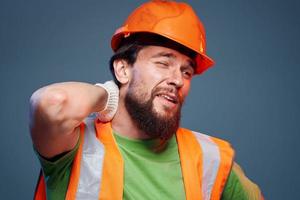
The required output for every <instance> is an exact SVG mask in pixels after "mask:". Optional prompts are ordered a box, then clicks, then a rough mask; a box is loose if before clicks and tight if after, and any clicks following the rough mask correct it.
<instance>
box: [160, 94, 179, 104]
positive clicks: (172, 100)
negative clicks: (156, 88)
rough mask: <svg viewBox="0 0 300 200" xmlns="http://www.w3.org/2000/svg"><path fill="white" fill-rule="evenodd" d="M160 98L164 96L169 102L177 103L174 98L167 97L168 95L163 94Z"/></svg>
mask: <svg viewBox="0 0 300 200" xmlns="http://www.w3.org/2000/svg"><path fill="white" fill-rule="evenodd" d="M160 96H162V97H164V98H165V99H167V100H169V101H171V102H173V103H175V100H174V99H173V98H171V97H169V96H167V95H164V94H162V95H160Z"/></svg>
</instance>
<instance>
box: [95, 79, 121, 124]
mask: <svg viewBox="0 0 300 200" xmlns="http://www.w3.org/2000/svg"><path fill="white" fill-rule="evenodd" d="M95 85H96V86H99V87H102V88H103V89H105V90H106V92H107V94H108V96H107V102H106V105H105V108H104V109H103V110H102V111H99V112H98V119H99V120H100V121H101V122H108V121H111V120H112V119H113V117H114V115H115V114H116V112H117V109H118V103H119V87H118V86H117V85H116V84H115V82H114V81H106V82H105V83H104V84H101V83H96V84H95Z"/></svg>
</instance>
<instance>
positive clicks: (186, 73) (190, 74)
mask: <svg viewBox="0 0 300 200" xmlns="http://www.w3.org/2000/svg"><path fill="white" fill-rule="evenodd" d="M183 75H184V77H186V78H188V79H190V78H192V76H193V73H192V72H190V71H188V70H184V71H183Z"/></svg>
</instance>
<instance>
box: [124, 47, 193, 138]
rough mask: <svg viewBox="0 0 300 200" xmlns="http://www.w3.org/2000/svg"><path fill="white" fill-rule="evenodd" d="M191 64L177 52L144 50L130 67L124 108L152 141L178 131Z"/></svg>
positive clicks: (166, 49) (190, 73)
mask: <svg viewBox="0 0 300 200" xmlns="http://www.w3.org/2000/svg"><path fill="white" fill-rule="evenodd" d="M193 65H194V63H193V61H192V60H191V59H190V58H189V57H187V56H186V55H184V54H181V53H179V52H178V51H176V50H173V49H169V48H166V47H160V46H147V47H145V48H143V49H142V50H141V51H140V52H139V54H138V56H137V59H136V62H135V63H134V64H133V66H131V75H132V76H131V79H130V82H129V86H128V90H127V94H126V97H125V106H126V109H127V111H128V112H129V114H130V116H131V118H132V119H133V121H134V122H136V125H137V126H138V127H139V128H140V129H141V130H143V131H144V132H145V133H146V134H148V135H149V136H150V137H151V138H165V139H168V138H170V137H171V136H172V135H173V134H174V133H175V132H176V130H177V128H178V127H179V121H180V111H181V106H182V104H183V101H184V99H185V97H186V96H187V95H188V92H189V89H190V83H191V79H192V76H193V73H194V67H193Z"/></svg>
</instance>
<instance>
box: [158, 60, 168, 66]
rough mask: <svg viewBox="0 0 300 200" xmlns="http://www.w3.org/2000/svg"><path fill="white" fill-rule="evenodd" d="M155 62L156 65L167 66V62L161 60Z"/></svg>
mask: <svg viewBox="0 0 300 200" xmlns="http://www.w3.org/2000/svg"><path fill="white" fill-rule="evenodd" d="M155 64H158V65H161V66H164V67H167V66H169V64H168V63H167V62H161V61H157V62H155Z"/></svg>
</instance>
